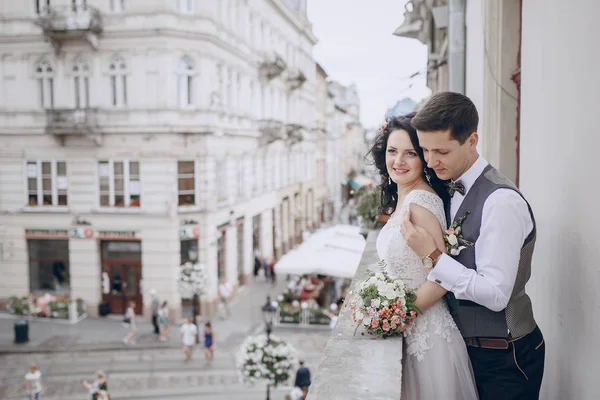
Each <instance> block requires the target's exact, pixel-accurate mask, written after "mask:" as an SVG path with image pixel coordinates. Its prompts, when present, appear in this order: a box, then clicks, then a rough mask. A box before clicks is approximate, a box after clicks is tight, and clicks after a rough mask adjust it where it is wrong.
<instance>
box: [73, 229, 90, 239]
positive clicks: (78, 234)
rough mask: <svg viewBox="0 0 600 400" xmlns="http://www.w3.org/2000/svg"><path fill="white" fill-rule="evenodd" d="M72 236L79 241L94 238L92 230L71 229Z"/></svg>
mask: <svg viewBox="0 0 600 400" xmlns="http://www.w3.org/2000/svg"><path fill="white" fill-rule="evenodd" d="M70 236H71V237H72V238H77V239H89V238H93V237H94V230H93V229H92V228H71V231H70Z"/></svg>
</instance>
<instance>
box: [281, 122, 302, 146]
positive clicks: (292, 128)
mask: <svg viewBox="0 0 600 400" xmlns="http://www.w3.org/2000/svg"><path fill="white" fill-rule="evenodd" d="M285 131H286V134H287V141H288V142H289V143H290V144H294V143H298V142H301V141H303V140H304V136H305V128H304V126H303V125H300V124H286V126H285Z"/></svg>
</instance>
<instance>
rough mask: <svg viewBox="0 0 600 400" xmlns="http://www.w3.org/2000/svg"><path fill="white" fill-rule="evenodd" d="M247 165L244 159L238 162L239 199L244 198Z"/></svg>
mask: <svg viewBox="0 0 600 400" xmlns="http://www.w3.org/2000/svg"><path fill="white" fill-rule="evenodd" d="M244 167H245V165H244V158H242V159H240V160H238V162H237V197H238V198H239V199H242V198H244V180H245V179H244V178H245V174H244V171H245V168H244Z"/></svg>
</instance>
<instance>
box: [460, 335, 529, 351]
mask: <svg viewBox="0 0 600 400" xmlns="http://www.w3.org/2000/svg"><path fill="white" fill-rule="evenodd" d="M521 337H523V336H521ZM521 337H518V338H512V337H510V336H509V337H507V338H479V337H470V338H464V339H465V344H466V345H467V346H470V347H479V348H482V349H504V350H506V349H508V344H509V343H512V342H515V341H517V340H519V339H521Z"/></svg>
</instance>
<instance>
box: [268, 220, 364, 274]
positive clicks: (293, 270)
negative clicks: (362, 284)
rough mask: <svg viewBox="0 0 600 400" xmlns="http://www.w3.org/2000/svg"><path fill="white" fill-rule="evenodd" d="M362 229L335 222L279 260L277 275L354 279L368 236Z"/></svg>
mask: <svg viewBox="0 0 600 400" xmlns="http://www.w3.org/2000/svg"><path fill="white" fill-rule="evenodd" d="M359 232H360V228H358V227H356V226H351V225H336V226H333V227H330V228H325V229H321V230H319V231H317V232H315V233H314V234H312V235H310V236H309V237H308V239H307V240H306V242H304V243H302V244H301V245H300V246H298V247H297V248H296V249H294V250H292V251H290V252H289V253H287V254H286V255H284V256H283V257H281V259H280V260H279V261H278V262H277V265H276V270H275V272H276V273H277V274H296V275H302V274H322V275H330V276H335V277H339V278H352V277H353V276H354V273H355V272H356V268H357V267H358V264H359V263H360V259H361V257H362V253H363V250H364V248H365V243H366V242H365V239H364V237H363V236H362V235H360V233H359Z"/></svg>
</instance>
